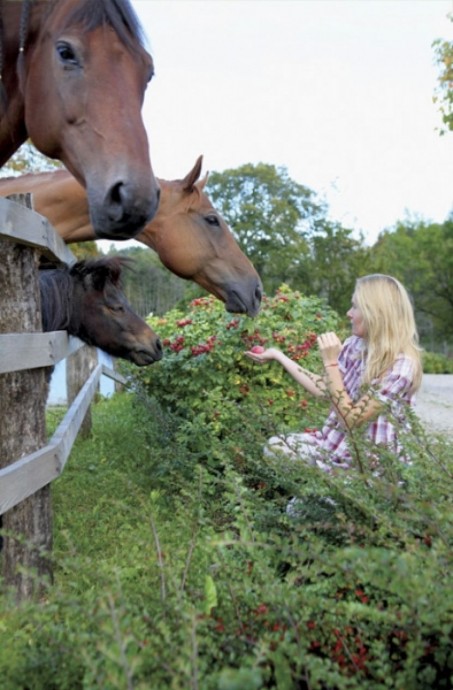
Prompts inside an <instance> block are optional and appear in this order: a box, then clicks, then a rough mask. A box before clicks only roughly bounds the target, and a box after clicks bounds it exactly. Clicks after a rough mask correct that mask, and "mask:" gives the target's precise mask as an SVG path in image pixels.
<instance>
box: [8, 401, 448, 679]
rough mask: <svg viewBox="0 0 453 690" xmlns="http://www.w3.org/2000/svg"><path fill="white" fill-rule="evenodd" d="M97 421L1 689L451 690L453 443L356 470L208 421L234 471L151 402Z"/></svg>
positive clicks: (13, 621) (58, 498)
mask: <svg viewBox="0 0 453 690" xmlns="http://www.w3.org/2000/svg"><path fill="white" fill-rule="evenodd" d="M141 402H144V403H145V404H144V405H142V404H141ZM93 422H94V429H93V435H92V437H91V438H90V439H87V440H86V441H78V442H77V443H76V446H75V449H74V451H73V453H72V456H71V458H70V460H69V462H68V464H67V465H66V467H65V472H64V473H63V475H62V476H61V477H60V478H59V479H58V480H57V481H56V482H55V483H54V484H53V498H54V505H55V528H56V529H55V550H54V560H55V583H54V584H53V586H52V587H49V590H48V594H47V596H46V597H45V598H43V600H42V601H39V602H30V603H28V604H22V605H20V606H18V605H17V603H16V602H15V601H14V600H9V599H8V598H7V597H6V596H3V597H1V600H0V690H13V689H14V690H92V689H94V688H105V690H115V689H116V690H124V688H134V690H147V689H148V688H153V690H169V689H170V688H174V689H175V690H176V689H178V690H179V688H187V689H188V690H198V689H199V690H201V689H202V690H237V689H240V690H257V689H259V690H265V689H272V690H327V689H329V690H362V689H363V688H367V689H368V688H369V689H370V690H401V688H407V689H408V690H427V689H428V688H436V689H437V688H438V689H439V690H449V688H450V687H451V674H452V668H453V658H452V645H451V640H452V634H453V622H452V621H453V616H452V612H453V592H452V588H451V575H450V573H451V565H452V564H451V535H452V511H451V503H450V500H451V498H450V497H451V488H452V487H451V478H452V453H451V445H448V444H447V443H445V442H444V441H442V440H440V439H435V438H431V437H427V436H425V435H423V434H422V433H421V434H420V435H414V438H413V439H412V441H411V443H412V446H411V448H410V450H411V452H412V457H413V458H414V464H413V465H412V466H409V467H406V468H405V470H404V473H403V475H402V477H401V478H402V481H401V482H398V481H396V479H395V478H394V476H393V475H392V472H396V470H395V464H396V463H395V461H394V459H392V458H391V457H389V458H385V459H384V460H383V462H385V469H386V473H385V474H384V475H383V476H381V477H373V476H372V475H370V474H369V473H367V474H365V475H363V476H361V475H358V474H352V475H350V477H349V480H348V482H347V483H345V482H344V481H342V479H341V478H339V477H328V476H324V475H323V474H322V473H320V472H318V471H317V470H316V468H311V467H304V466H303V465H302V464H300V463H299V464H298V463H291V462H286V463H285V462H278V463H277V461H275V462H274V461H269V462H268V461H267V460H264V459H263V458H262V456H261V454H260V453H259V452H258V447H255V450H254V435H253V434H252V433H251V432H250V430H249V421H248V420H247V419H244V420H243V424H242V425H241V426H240V427H236V428H235V427H233V428H231V429H230V430H229V435H228V437H225V438H223V440H221V439H220V438H219V437H218V436H216V435H215V434H212V435H211V441H212V448H213V452H214V453H215V454H216V455H217V456H218V458H219V460H221V461H222V462H223V467H224V471H223V472H222V473H219V472H218V471H216V468H211V466H210V465H209V464H205V462H204V458H201V460H202V461H201V462H200V454H199V453H198V451H197V450H196V448H198V446H199V443H198V442H196V443H195V444H194V447H195V450H190V444H187V443H186V442H185V441H184V436H185V435H186V431H187V429H188V427H187V420H185V419H183V418H182V419H181V418H178V417H177V416H174V415H172V414H171V413H169V412H163V410H161V409H160V407H159V405H158V404H157V403H156V401H154V400H152V399H149V400H148V399H145V398H142V399H141V401H140V402H138V401H137V400H136V399H134V398H133V397H132V396H131V395H118V396H115V397H114V398H113V399H111V400H108V401H102V402H101V403H99V404H97V405H95V406H94V408H93ZM190 432H191V434H192V435H193V437H194V438H196V439H197V438H202V437H203V436H206V427H205V425H204V424H198V423H194V424H193V425H192V426H191V427H190ZM249 441H250V442H249ZM408 443H409V441H408ZM238 446H242V448H243V450H244V453H245V456H244V457H243V462H242V463H238V462H236V457H235V448H237V447H238ZM189 465H190V466H192V472H186V469H185V468H186V466H189ZM263 484H266V486H263ZM285 492H286V493H285ZM292 492H294V493H296V495H298V496H299V497H300V498H302V499H303V504H302V507H303V515H301V517H299V518H289V517H288V516H287V515H286V513H285V509H284V508H285V505H286V502H287V499H288V495H289V494H290V493H292ZM320 493H321V494H322V493H324V494H325V495H326V494H327V495H329V496H331V497H332V498H333V499H334V500H335V504H333V505H332V504H327V506H326V504H325V502H324V504H323V502H322V501H320V500H319V494H320Z"/></svg>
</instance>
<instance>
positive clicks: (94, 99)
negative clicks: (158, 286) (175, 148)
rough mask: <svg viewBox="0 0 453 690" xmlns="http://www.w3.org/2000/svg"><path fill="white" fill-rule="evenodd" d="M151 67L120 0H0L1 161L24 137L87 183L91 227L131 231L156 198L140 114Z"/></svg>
mask: <svg viewBox="0 0 453 690" xmlns="http://www.w3.org/2000/svg"><path fill="white" fill-rule="evenodd" d="M153 73H154V66H153V61H152V58H151V56H150V55H149V54H148V52H147V51H146V50H145V48H144V46H143V35H142V30H141V27H140V24H139V22H138V19H137V16H136V14H135V12H134V10H133V8H132V6H131V4H130V2H129V1H128V0H14V1H13V0H8V2H0V84H1V86H0V88H1V89H2V93H3V108H1V109H0V165H4V163H6V162H7V161H8V160H9V158H10V157H11V156H12V155H13V153H14V152H15V151H17V149H18V148H19V147H20V146H21V144H22V143H23V142H24V141H26V139H27V138H30V139H31V141H32V142H33V144H34V145H35V146H36V148H37V149H39V150H40V151H41V152H42V153H44V154H45V155H47V156H50V157H51V158H57V159H58V160H60V161H62V162H63V163H64V164H65V166H66V167H67V168H68V170H70V171H71V173H72V174H73V175H74V176H75V177H76V178H77V180H78V181H79V182H80V184H82V185H83V186H84V187H86V189H87V197H88V204H89V209H90V217H91V222H92V225H93V228H94V232H95V234H96V236H97V237H105V238H109V239H127V238H130V237H134V236H135V235H136V234H137V232H139V231H140V230H141V228H142V227H143V226H144V224H145V223H146V222H147V221H148V220H150V219H151V218H152V217H153V216H154V214H155V213H156V210H157V206H158V201H159V187H158V184H157V181H156V179H155V177H154V174H153V171H152V168H151V162H150V157H149V148H148V138H147V134H146V130H145V127H144V123H143V120H142V115H141V109H142V105H143V98H144V94H145V90H146V86H147V83H148V82H149V81H150V79H151V77H152V75H153Z"/></svg>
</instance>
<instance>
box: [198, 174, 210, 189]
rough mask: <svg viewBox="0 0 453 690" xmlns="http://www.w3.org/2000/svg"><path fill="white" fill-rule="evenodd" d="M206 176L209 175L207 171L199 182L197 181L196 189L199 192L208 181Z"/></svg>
mask: <svg viewBox="0 0 453 690" xmlns="http://www.w3.org/2000/svg"><path fill="white" fill-rule="evenodd" d="M208 177H209V173H208V172H207V173H206V175H205V176H204V177H203V179H202V180H200V181H199V182H197V189H198V191H199V192H201V191H202V190H203V189H204V188H205V187H206V184H207V182H208Z"/></svg>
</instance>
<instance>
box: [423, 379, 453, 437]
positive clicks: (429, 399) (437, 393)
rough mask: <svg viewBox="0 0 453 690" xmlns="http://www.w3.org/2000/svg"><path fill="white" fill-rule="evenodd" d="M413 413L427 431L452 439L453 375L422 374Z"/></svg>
mask: <svg viewBox="0 0 453 690" xmlns="http://www.w3.org/2000/svg"><path fill="white" fill-rule="evenodd" d="M415 411H416V413H417V415H418V416H419V417H420V419H421V421H422V422H423V424H424V426H425V427H426V429H427V430H428V431H430V430H431V431H434V432H442V433H445V434H447V435H448V436H450V437H451V438H453V374H424V376H423V382H422V386H421V388H420V390H419V392H418V394H417V399H416V405H415Z"/></svg>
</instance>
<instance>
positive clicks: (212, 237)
mask: <svg viewBox="0 0 453 690" xmlns="http://www.w3.org/2000/svg"><path fill="white" fill-rule="evenodd" d="M201 166H202V157H201V156H200V157H199V158H198V160H197V161H196V163H195V165H194V167H193V168H192V170H191V171H190V172H189V173H188V174H187V175H186V177H185V178H184V179H183V180H173V181H167V180H159V184H160V187H161V199H160V204H159V208H158V210H157V213H156V215H155V217H154V218H153V220H152V221H151V222H149V223H148V224H147V225H146V226H145V229H144V230H143V232H141V233H140V234H139V235H137V237H136V239H137V240H138V241H139V242H142V243H143V244H145V245H146V246H148V247H151V249H154V250H155V251H156V252H157V254H158V255H159V258H160V260H161V261H162V263H163V264H164V265H165V266H166V267H167V268H168V269H170V271H172V273H175V274H176V275H178V276H181V277H182V278H186V279H188V280H193V281H195V282H196V283H198V284H199V285H201V286H202V287H203V288H205V289H206V290H208V291H209V292H211V293H212V294H213V295H215V296H216V297H218V298H219V299H221V300H222V301H223V302H224V303H225V306H226V309H227V310H228V311H231V312H236V313H244V314H248V315H249V316H255V315H256V314H257V313H258V311H259V308H260V303H261V295H262V287H261V281H260V279H259V276H258V274H257V272H256V270H255V269H254V267H253V266H252V264H251V262H250V261H249V259H248V258H247V257H246V256H245V254H244V253H243V252H242V251H241V249H240V248H239V245H238V244H237V242H236V240H235V239H234V237H233V234H232V232H231V230H230V228H229V227H228V225H227V224H226V222H225V220H224V219H223V218H222V216H221V215H220V214H219V213H218V211H217V210H216V209H215V208H214V206H213V205H212V203H211V201H210V199H209V197H208V196H207V194H206V192H205V191H204V187H205V185H206V181H207V177H205V178H204V179H203V180H199V177H200V174H201ZM25 192H31V193H32V194H33V204H34V208H35V210H36V211H37V212H38V213H40V214H41V215H43V216H45V217H46V218H48V220H49V221H50V223H51V224H52V225H53V226H54V228H55V229H56V230H57V232H58V233H59V234H60V235H61V237H62V238H63V239H64V241H65V242H66V243H68V244H69V243H71V242H84V241H87V240H93V239H95V235H94V232H93V228H92V226H91V224H90V218H89V214H88V205H87V199H86V193H85V190H84V189H83V188H82V187H81V186H80V185H79V184H78V183H77V181H76V180H75V179H74V178H73V177H72V175H70V174H69V173H68V172H66V171H63V170H57V171H55V172H51V173H37V174H29V175H22V176H21V177H14V178H7V179H3V180H0V196H8V195H9V194H18V193H25Z"/></svg>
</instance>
